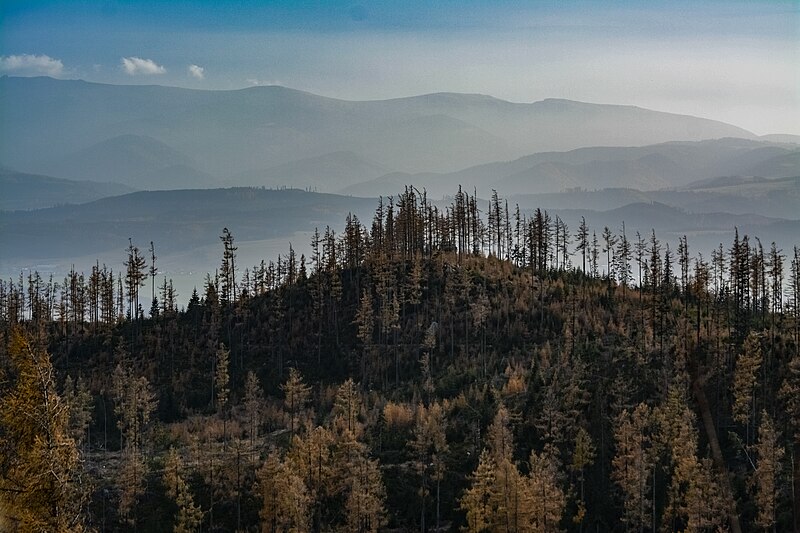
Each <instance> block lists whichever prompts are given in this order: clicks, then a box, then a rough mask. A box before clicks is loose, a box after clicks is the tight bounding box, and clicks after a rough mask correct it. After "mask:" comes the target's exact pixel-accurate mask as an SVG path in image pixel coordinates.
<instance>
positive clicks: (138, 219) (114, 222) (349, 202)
mask: <svg viewBox="0 0 800 533" xmlns="http://www.w3.org/2000/svg"><path fill="white" fill-rule="evenodd" d="M374 203H375V200H374V199H359V198H349V197H344V196H336V195H330V194H319V193H310V192H304V191H299V190H280V191H276V190H263V189H252V188H232V189H200V190H178V191H152V192H136V193H132V194H126V195H123V196H115V197H112V198H104V199H102V200H97V201H94V202H90V203H87V204H83V205H78V206H62V207H54V208H50V209H40V210H35V211H26V212H4V213H3V214H2V217H0V249H2V250H3V260H5V261H9V260H13V259H14V258H32V259H33V258H60V257H70V256H78V255H87V254H95V253H100V252H102V251H106V250H110V249H119V250H123V249H124V248H125V247H126V246H127V242H128V237H131V238H132V239H133V240H134V242H137V243H139V244H140V245H141V246H144V245H145V243H149V242H150V241H151V240H153V241H155V242H156V244H157V245H158V246H159V248H160V249H161V250H164V251H169V252H171V253H172V252H175V251H181V250H191V249H193V248H195V247H200V246H204V245H209V244H210V245H214V244H217V243H218V242H219V235H220V233H221V231H222V228H223V227H227V228H229V229H230V230H231V231H232V232H233V234H234V236H235V237H236V239H239V240H245V241H246V240H258V239H268V238H272V237H276V236H285V235H291V234H293V233H295V232H298V231H312V230H313V229H314V228H315V227H320V228H324V227H325V226H326V225H328V224H330V225H334V224H336V225H339V224H341V221H342V220H344V219H345V217H346V216H347V213H348V212H351V211H352V212H353V213H356V214H358V215H359V216H365V217H368V216H369V214H370V213H371V212H372V210H373V209H374ZM212 270H213V266H212Z"/></svg>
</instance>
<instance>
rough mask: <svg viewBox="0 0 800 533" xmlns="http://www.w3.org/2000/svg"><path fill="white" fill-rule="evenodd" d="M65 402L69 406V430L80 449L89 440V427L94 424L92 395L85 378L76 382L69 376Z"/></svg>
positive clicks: (81, 377)
mask: <svg viewBox="0 0 800 533" xmlns="http://www.w3.org/2000/svg"><path fill="white" fill-rule="evenodd" d="M64 401H65V402H67V405H69V429H70V433H71V435H72V438H73V439H75V443H76V444H77V445H78V446H79V447H80V446H81V445H82V444H83V443H84V440H88V433H89V425H90V424H91V422H92V407H93V406H92V403H93V399H92V395H91V393H90V392H89V389H88V388H87V387H86V382H85V381H84V380H83V376H79V377H78V379H77V380H74V381H73V379H72V378H71V377H70V376H69V375H67V378H66V380H65V382H64Z"/></svg>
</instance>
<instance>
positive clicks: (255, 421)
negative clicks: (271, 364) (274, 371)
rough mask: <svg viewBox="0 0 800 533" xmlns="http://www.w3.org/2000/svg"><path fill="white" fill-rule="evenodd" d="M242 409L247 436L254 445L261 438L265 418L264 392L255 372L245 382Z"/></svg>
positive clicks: (249, 374)
mask: <svg viewBox="0 0 800 533" xmlns="http://www.w3.org/2000/svg"><path fill="white" fill-rule="evenodd" d="M242 407H243V408H244V409H243V411H244V419H245V422H246V424H247V435H248V437H250V443H251V445H252V444H253V442H254V441H255V440H257V439H258V436H259V429H260V428H261V421H262V416H263V415H262V409H263V407H264V391H263V390H262V389H261V384H260V383H259V382H258V377H257V376H256V374H255V372H253V371H248V372H247V377H245V380H244V398H243V399H242Z"/></svg>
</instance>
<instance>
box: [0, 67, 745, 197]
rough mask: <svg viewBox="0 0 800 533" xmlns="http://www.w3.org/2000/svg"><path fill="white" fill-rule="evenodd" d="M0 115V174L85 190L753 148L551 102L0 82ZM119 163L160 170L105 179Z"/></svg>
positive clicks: (595, 107) (738, 133) (614, 112)
mask: <svg viewBox="0 0 800 533" xmlns="http://www.w3.org/2000/svg"><path fill="white" fill-rule="evenodd" d="M0 110H1V111H2V116H3V124H2V126H0V163H2V164H4V165H6V166H8V167H11V168H15V169H18V170H22V171H28V172H39V173H44V174H48V173H49V174H56V175H59V174H60V173H59V172H53V171H54V170H57V169H59V168H65V169H68V170H69V172H70V173H71V175H73V176H76V174H75V172H76V171H79V170H80V169H81V167H80V165H79V166H77V167H76V166H75V162H76V160H77V161H78V162H79V161H80V160H84V161H90V160H91V161H96V162H98V163H100V164H99V165H98V166H96V167H92V168H93V169H94V171H95V172H103V173H104V176H102V179H100V177H99V176H96V175H92V176H91V179H99V180H100V181H115V178H117V177H120V178H121V177H132V176H138V175H141V174H143V173H146V171H147V170H148V168H150V169H151V170H153V169H155V170H158V168H169V167H172V166H174V165H188V166H191V167H192V168H193V169H194V170H196V171H198V172H199V173H201V174H200V176H201V177H198V180H199V181H200V182H199V183H194V185H195V186H205V185H206V184H205V183H203V181H204V179H205V177H206V176H208V175H210V176H214V177H215V178H220V179H222V178H229V177H231V176H236V175H238V174H241V173H247V172H250V173H252V172H254V171H256V172H257V171H258V170H259V169H273V168H275V167H278V166H279V165H283V164H286V163H291V162H293V161H298V160H303V159H307V158H314V157H319V156H324V155H325V154H331V153H336V152H353V153H354V154H357V155H358V156H359V157H361V158H364V159H365V160H368V161H372V162H373V163H374V164H376V166H378V167H382V169H385V170H386V171H398V172H410V173H419V172H453V171H456V170H458V169H461V168H466V167H470V166H474V165H478V164H482V163H488V162H493V161H502V160H511V159H515V158H518V157H522V156H526V155H529V154H532V153H536V152H545V151H565V150H572V149H575V148H580V147H587V146H643V145H647V144H654V143H661V142H667V141H674V140H682V141H693V140H695V141H696V140H704V139H716V138H721V137H739V138H746V139H754V138H755V137H756V136H755V135H753V134H752V133H751V132H748V131H746V130H744V129H742V128H738V127H736V126H732V125H729V124H725V123H722V122H718V121H713V120H708V119H701V118H697V117H692V116H686V115H676V114H671V113H663V112H658V111H652V110H648V109H642V108H638V107H633V106H621V105H601V104H591V103H583V102H574V101H569V100H559V99H547V100H543V101H539V102H533V103H512V102H507V101H503V100H499V99H496V98H492V97H489V96H484V95H471V94H454V93H439V94H428V95H422V96H415V97H409V98H397V99H391V100H376V101H347V100H339V99H334V98H327V97H323V96H318V95H314V94H311V93H307V92H302V91H298V90H293V89H288V88H286V87H279V86H269V87H263V86H262V87H252V88H248V89H241V90H231V91H201V90H190V89H180V88H175V87H161V86H141V85H138V86H122V85H105V84H98V83H89V82H85V81H80V80H55V79H52V78H46V77H39V78H15V77H2V78H0ZM143 138H146V139H147V140H146V141H142V139H143ZM159 143H161V144H159ZM162 145H166V148H165V147H164V146H162ZM106 151H108V152H106ZM120 153H121V154H128V155H127V157H131V158H133V159H132V161H135V162H138V163H143V162H144V163H149V164H151V165H152V164H153V163H154V162H157V163H158V165H155V167H153V168H151V167H148V165H147V164H144V167H145V168H140V167H135V168H133V169H131V170H130V171H128V170H126V169H115V168H114V167H113V166H112V167H111V168H109V165H107V164H106V163H107V162H108V161H109V160H113V154H120ZM107 154H109V155H107ZM132 154H133V155H132ZM189 162H191V164H189ZM166 163H171V164H166ZM62 165H63V167H62ZM86 166H88V165H84V168H85V167H86ZM76 177H77V176H76ZM80 177H81V178H83V179H86V178H87V176H86V175H82V176H80ZM373 177H378V176H377V175H376V176H373ZM320 179H322V178H320ZM362 181H363V180H362ZM217 183H218V184H219V183H220V182H217ZM354 183H357V181H353V182H352V183H350V184H354ZM130 185H133V184H130ZM320 185H321V184H320ZM319 188H320V189H321V190H322V188H321V187H319ZM327 189H329V188H326V190H327Z"/></svg>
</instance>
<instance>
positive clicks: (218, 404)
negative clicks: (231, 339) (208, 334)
mask: <svg viewBox="0 0 800 533" xmlns="http://www.w3.org/2000/svg"><path fill="white" fill-rule="evenodd" d="M229 364H230V350H228V349H227V348H226V347H225V345H224V344H220V345H219V348H218V349H217V352H216V354H215V358H214V398H213V402H214V409H215V410H216V411H217V413H219V414H222V413H223V412H224V411H225V409H226V408H227V406H228V399H229V396H230V392H231V391H230V374H229V373H228V366H229Z"/></svg>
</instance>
